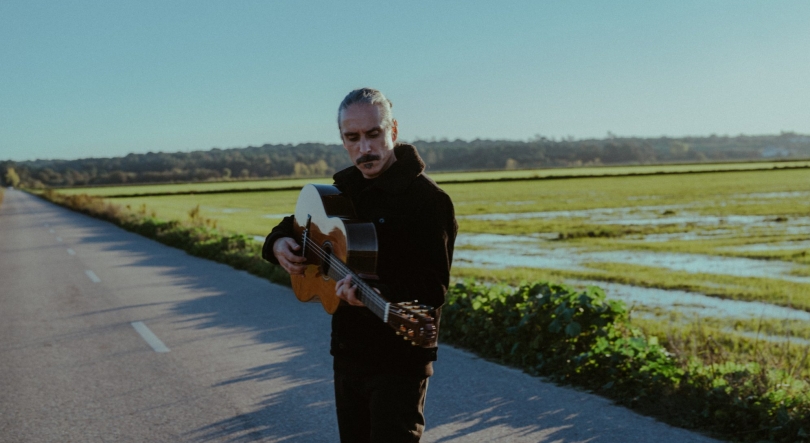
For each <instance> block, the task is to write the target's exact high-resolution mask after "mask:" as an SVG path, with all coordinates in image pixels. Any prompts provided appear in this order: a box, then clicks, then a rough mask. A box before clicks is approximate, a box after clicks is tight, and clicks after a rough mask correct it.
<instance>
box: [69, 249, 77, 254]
mask: <svg viewBox="0 0 810 443" xmlns="http://www.w3.org/2000/svg"><path fill="white" fill-rule="evenodd" d="M68 254H70V255H76V251H74V250H73V249H70V248H68Z"/></svg>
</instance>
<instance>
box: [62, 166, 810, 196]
mask: <svg viewBox="0 0 810 443" xmlns="http://www.w3.org/2000/svg"><path fill="white" fill-rule="evenodd" d="M779 168H810V161H807V160H804V161H785V162H740V163H707V164H685V165H642V166H602V167H582V168H556V169H528V170H513V171H504V170H498V171H477V172H440V173H432V174H430V176H431V177H433V179H434V180H436V181H437V182H439V183H452V182H469V181H484V180H504V179H506V180H521V179H535V178H538V179H540V178H555V177H599V176H623V175H641V174H677V173H686V172H706V171H738V170H766V169H779ZM306 183H331V180H330V179H328V178H294V179H290V178H287V179H272V180H250V181H217V182H199V183H177V184H151V185H127V186H96V187H76V188H63V189H60V190H59V192H61V193H63V194H87V195H95V196H113V195H115V196H129V195H133V196H134V195H139V194H163V193H176V194H182V193H190V192H195V193H198V192H219V191H228V190H262V189H267V190H272V189H278V188H293V187H301V186H303V185H304V184H306Z"/></svg>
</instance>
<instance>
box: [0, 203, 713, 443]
mask: <svg viewBox="0 0 810 443" xmlns="http://www.w3.org/2000/svg"><path fill="white" fill-rule="evenodd" d="M139 331H140V332H139ZM150 333H151V335H150ZM142 334H143V335H142ZM328 342H329V316H328V315H327V314H325V313H324V312H323V311H322V309H321V308H320V306H319V305H313V304H303V303H299V302H298V301H296V300H295V298H294V297H293V296H292V293H291V291H290V290H289V289H288V288H285V287H282V286H277V285H274V284H272V283H269V282H267V281H265V280H262V279H259V278H257V277H254V276H252V275H249V274H247V273H246V272H242V271H236V270H234V269H231V268H229V267H227V266H225V265H221V264H217V263H213V262H209V261H206V260H202V259H199V258H195V257H191V256H189V255H187V254H186V253H184V252H182V251H179V250H176V249H172V248H169V247H166V246H163V245H161V244H159V243H156V242H154V241H151V240H148V239H145V238H143V237H140V236H137V235H135V234H131V233H129V232H126V231H124V230H122V229H119V228H117V227H115V226H113V225H111V224H109V223H105V222H102V221H99V220H96V219H92V218H90V217H86V216H84V215H81V214H77V213H74V212H71V211H68V210H65V209H62V208H59V207H56V206H54V205H51V204H49V203H47V202H44V201H42V200H40V199H38V198H36V197H33V196H30V195H28V194H24V193H22V192H19V191H6V195H5V201H4V202H3V203H2V206H0V442H14V443H18V442H37V443H39V442H112V441H120V442H175V441H194V442H220V441H221V442H247V441H267V442H280V441H284V442H336V441H337V431H336V422H335V416H334V411H333V409H334V400H333V394H332V382H331V360H330V356H329V352H328V344H329V343H328ZM158 351H160V352H158ZM435 368H436V375H435V376H434V377H432V378H431V380H430V387H429V389H428V401H427V408H426V415H427V432H426V435H425V437H424V438H423V441H425V442H495V441H501V442H566V443H568V442H599V443H612V442H616V443H618V442H623V443H625V442H656V443H668V442H673V443H675V442H678V443H682V442H710V441H713V440H711V439H708V438H706V437H704V436H701V435H699V434H695V433H692V432H688V431H684V430H681V429H676V428H672V427H670V426H668V425H665V424H662V423H659V422H656V421H654V420H652V419H650V418H647V417H643V416H640V415H637V414H635V413H633V412H631V411H628V410H626V409H624V408H620V407H616V406H614V405H612V404H611V403H610V402H609V401H607V400H605V399H603V398H600V397H596V396H593V395H590V394H587V393H583V392H579V391H576V390H574V389H569V388H561V387H558V386H555V385H553V384H550V383H546V382H543V381H542V380H541V379H538V378H534V377H530V376H527V375H525V374H523V373H521V372H519V371H516V370H513V369H509V368H505V367H502V366H499V365H496V364H493V363H489V362H486V361H483V360H481V359H478V358H476V357H474V356H473V355H471V354H469V353H466V352H463V351H460V350H457V349H454V348H451V347H449V346H443V347H442V348H441V349H440V352H439V361H438V362H437V364H436V366H435Z"/></svg>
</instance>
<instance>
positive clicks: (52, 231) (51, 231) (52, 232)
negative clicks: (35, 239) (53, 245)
mask: <svg viewBox="0 0 810 443" xmlns="http://www.w3.org/2000/svg"><path fill="white" fill-rule="evenodd" d="M48 232H50V233H51V234H54V233H56V231H54V230H53V229H48Z"/></svg>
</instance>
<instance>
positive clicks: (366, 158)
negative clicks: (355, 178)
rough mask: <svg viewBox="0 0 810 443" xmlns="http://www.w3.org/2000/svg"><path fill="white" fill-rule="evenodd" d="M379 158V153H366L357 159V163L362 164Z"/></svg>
mask: <svg viewBox="0 0 810 443" xmlns="http://www.w3.org/2000/svg"><path fill="white" fill-rule="evenodd" d="M379 159H380V156H379V155H374V154H366V155H364V156H362V157H360V158H358V159H357V161H356V162H355V163H357V164H358V165H360V164H363V163H368V162H373V161H375V160H379Z"/></svg>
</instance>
